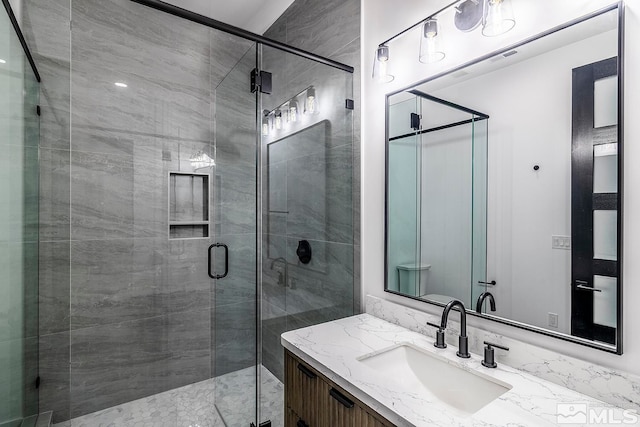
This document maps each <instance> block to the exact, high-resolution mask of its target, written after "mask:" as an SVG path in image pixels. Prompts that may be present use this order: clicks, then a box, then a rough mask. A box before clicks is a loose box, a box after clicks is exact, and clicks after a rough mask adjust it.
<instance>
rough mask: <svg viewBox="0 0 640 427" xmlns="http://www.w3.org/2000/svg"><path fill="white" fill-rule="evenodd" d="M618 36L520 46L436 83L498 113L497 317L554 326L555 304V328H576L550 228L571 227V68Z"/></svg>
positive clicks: (610, 47)
mask: <svg viewBox="0 0 640 427" xmlns="http://www.w3.org/2000/svg"><path fill="white" fill-rule="evenodd" d="M585 25H587V24H585ZM616 41H617V31H615V30H611V31H608V32H606V33H604V34H601V35H598V36H595V37H590V38H587V39H585V40H581V41H579V42H576V43H572V44H570V45H568V46H565V47H562V48H559V49H555V50H553V51H551V52H548V53H545V54H543V55H539V56H535V57H533V58H531V59H528V60H525V61H520V62H517V61H518V58H517V55H514V56H511V57H509V59H502V61H504V62H502V64H503V67H504V68H500V69H498V70H497V71H494V72H491V73H488V74H483V75H480V76H478V77H476V78H473V79H470V80H467V81H464V82H463V83H459V84H456V85H453V86H449V87H447V88H445V89H442V90H438V91H435V92H433V95H435V96H438V97H441V98H443V99H446V100H448V101H452V102H455V103H458V104H460V105H464V106H466V107H469V108H472V109H475V110H478V111H482V112H483V113H485V114H488V115H489V116H491V119H490V120H489V169H488V170H489V174H488V178H489V179H488V181H489V184H488V185H489V200H488V225H489V227H488V233H487V255H488V259H487V277H488V278H489V280H496V281H497V282H498V286H496V287H495V288H492V289H491V292H492V293H493V294H494V296H495V297H496V301H497V308H498V310H497V312H496V313H494V314H496V315H498V316H502V317H506V318H509V319H513V320H517V321H520V322H524V323H527V324H531V325H536V326H540V327H543V328H549V326H548V313H550V312H551V313H557V314H559V321H558V328H556V330H557V331H560V332H564V333H570V331H571V324H570V319H571V306H570V290H571V288H570V281H571V252H570V251H568V250H564V249H552V236H553V235H562V236H570V235H571V174H570V171H571V108H572V107H571V87H572V73H571V70H572V69H573V68H576V67H579V66H582V65H585V64H589V63H592V62H595V61H598V60H602V59H607V58H610V57H613V56H616V52H617V51H616V47H617V42H616ZM508 61H514V62H511V64H512V65H508V63H509V62H508ZM516 94H517V95H516ZM534 165H539V166H540V167H541V168H540V170H538V171H537V172H536V171H534V170H533V166H534ZM549 329H551V328H549Z"/></svg>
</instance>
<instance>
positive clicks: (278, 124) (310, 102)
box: [262, 86, 318, 136]
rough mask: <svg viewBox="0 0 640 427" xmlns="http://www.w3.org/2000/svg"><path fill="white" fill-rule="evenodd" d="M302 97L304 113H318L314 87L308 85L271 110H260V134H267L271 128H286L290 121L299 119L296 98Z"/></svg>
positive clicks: (298, 107)
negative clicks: (261, 115) (261, 116)
mask: <svg viewBox="0 0 640 427" xmlns="http://www.w3.org/2000/svg"><path fill="white" fill-rule="evenodd" d="M301 96H303V97H304V103H303V106H304V111H303V112H304V114H305V115H307V114H318V99H317V97H316V89H315V87H313V86H309V87H307V88H305V89H304V90H302V91H300V92H298V93H297V94H296V95H294V96H293V97H292V98H291V99H288V100H286V101H285V102H283V103H282V104H280V105H278V106H277V107H275V108H274V109H273V110H271V111H269V110H264V111H263V112H262V114H263V118H262V136H269V134H270V133H271V132H270V131H271V130H282V129H288V128H290V127H291V126H292V123H297V122H299V121H300V106H299V104H298V99H299V98H300V97H301Z"/></svg>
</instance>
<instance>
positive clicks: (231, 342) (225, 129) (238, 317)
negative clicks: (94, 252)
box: [211, 45, 258, 427]
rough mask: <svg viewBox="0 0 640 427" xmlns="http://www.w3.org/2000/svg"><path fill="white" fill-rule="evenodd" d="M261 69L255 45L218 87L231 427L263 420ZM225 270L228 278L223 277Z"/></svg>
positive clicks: (219, 308)
mask: <svg viewBox="0 0 640 427" xmlns="http://www.w3.org/2000/svg"><path fill="white" fill-rule="evenodd" d="M255 67H256V46H255V45H252V46H251V47H250V48H249V49H248V50H247V52H246V54H245V55H244V56H243V57H242V59H240V61H239V62H238V63H237V64H236V65H235V67H234V68H233V69H232V70H231V72H230V73H229V74H228V75H227V76H226V77H225V79H224V80H223V81H222V82H221V83H220V85H219V86H218V87H217V88H216V91H215V99H216V102H215V109H216V111H215V117H216V122H215V149H216V156H215V161H216V166H215V176H214V179H213V180H214V190H213V200H214V224H215V232H214V235H215V239H214V240H215V241H212V242H211V243H212V244H220V245H226V247H227V248H228V250H226V249H225V247H224V246H214V247H213V248H212V250H211V251H212V252H211V258H212V260H213V265H212V270H213V271H212V273H213V274H212V275H213V276H214V278H215V277H217V278H215V279H214V280H215V283H214V289H215V292H214V293H213V298H214V299H215V303H214V313H213V317H214V319H213V337H212V340H213V341H214V343H215V344H214V352H213V355H212V356H213V365H214V366H213V372H214V376H215V385H214V386H215V393H214V394H215V400H214V402H215V406H216V408H217V410H218V413H219V415H220V417H221V418H222V420H223V422H224V424H225V425H227V426H238V427H240V426H244V427H249V426H250V425H251V424H252V423H254V424H256V425H257V422H256V420H257V416H256V393H257V373H256V368H257V365H258V362H257V360H258V359H257V346H256V339H257V334H256V331H257V323H256V321H257V316H256V298H257V294H256V292H257V275H256V269H257V266H256V260H257V258H256V254H257V250H256V242H257V215H256V212H257V197H256V196H257V193H256V186H257V179H256V178H257V175H256V174H257V151H256V138H257V135H258V133H257V130H256V94H255V93H251V90H250V87H249V76H250V73H251V71H252V70H253V69H254V68H255ZM222 276H224V277H222Z"/></svg>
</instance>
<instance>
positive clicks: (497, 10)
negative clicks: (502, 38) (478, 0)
mask: <svg viewBox="0 0 640 427" xmlns="http://www.w3.org/2000/svg"><path fill="white" fill-rule="evenodd" d="M485 1H486V3H485V17H484V22H483V23H482V35H484V36H487V37H495V36H499V35H501V34H504V33H506V32H508V31H510V30H511V29H512V28H513V27H515V25H516V20H515V18H514V17H513V8H512V7H511V0H485Z"/></svg>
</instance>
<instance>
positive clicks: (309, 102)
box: [304, 87, 318, 114]
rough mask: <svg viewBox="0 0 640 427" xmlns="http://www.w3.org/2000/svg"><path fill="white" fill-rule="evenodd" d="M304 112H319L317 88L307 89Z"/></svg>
mask: <svg viewBox="0 0 640 427" xmlns="http://www.w3.org/2000/svg"><path fill="white" fill-rule="evenodd" d="M304 112H305V114H316V113H317V112H318V100H317V98H316V90H315V88H313V87H310V88H309V89H307V98H306V100H305V103H304Z"/></svg>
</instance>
